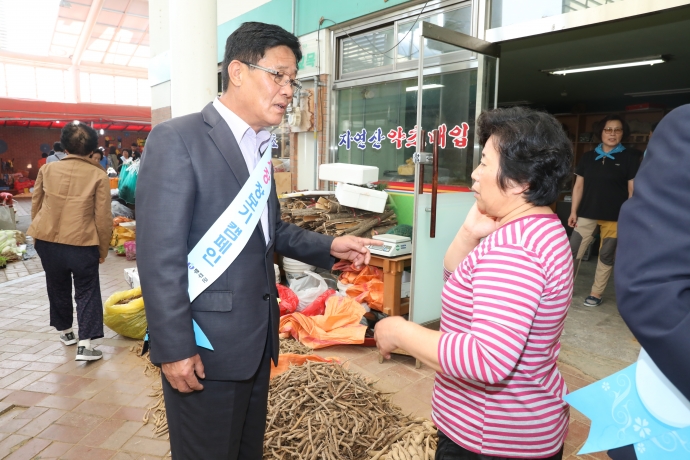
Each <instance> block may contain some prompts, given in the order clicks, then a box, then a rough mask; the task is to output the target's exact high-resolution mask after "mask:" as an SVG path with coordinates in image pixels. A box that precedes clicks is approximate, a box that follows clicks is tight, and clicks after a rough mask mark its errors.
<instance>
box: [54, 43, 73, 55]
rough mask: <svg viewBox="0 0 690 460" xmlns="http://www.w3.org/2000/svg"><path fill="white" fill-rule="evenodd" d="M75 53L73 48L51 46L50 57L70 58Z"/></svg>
mask: <svg viewBox="0 0 690 460" xmlns="http://www.w3.org/2000/svg"><path fill="white" fill-rule="evenodd" d="M73 52H74V47H73V46H58V45H55V44H53V45H51V46H50V55H51V56H59V57H69V56H70V55H71V54H72V53H73Z"/></svg>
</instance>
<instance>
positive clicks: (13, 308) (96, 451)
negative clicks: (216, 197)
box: [0, 213, 639, 460]
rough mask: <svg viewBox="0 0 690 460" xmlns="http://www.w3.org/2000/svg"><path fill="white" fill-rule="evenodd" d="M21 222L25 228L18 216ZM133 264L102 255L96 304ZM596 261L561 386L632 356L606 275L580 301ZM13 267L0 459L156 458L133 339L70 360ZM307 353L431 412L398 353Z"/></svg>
mask: <svg viewBox="0 0 690 460" xmlns="http://www.w3.org/2000/svg"><path fill="white" fill-rule="evenodd" d="M18 214H19V213H18ZM20 224H24V225H28V224H26V222H23V221H21V218H20ZM111 254H112V253H111ZM27 262H30V263H31V264H33V265H34V267H33V269H34V270H37V268H36V267H40V261H38V258H36V259H31V260H30V261H25V262H23V263H22V264H26V263H27ZM37 262H38V265H36V263H37ZM18 264H20V263H15V264H12V265H10V267H12V266H13V265H17V266H18ZM134 265H135V262H128V261H126V260H124V258H121V257H114V256H112V255H111V256H110V257H108V258H107V259H106V262H105V263H104V264H103V265H101V290H102V294H103V299H104V300H105V299H106V298H107V297H108V296H109V295H110V294H112V293H113V292H117V291H120V290H124V289H127V288H128V287H127V285H126V283H125V281H124V277H123V269H124V268H127V267H131V266H134ZM595 265H596V262H595V261H589V262H584V263H583V265H582V267H581V269H580V274H579V276H578V279H577V280H576V285H575V296H574V298H573V305H572V306H571V308H570V311H569V314H568V318H567V320H566V328H565V333H564V335H563V338H562V352H561V359H560V362H559V368H560V370H561V372H562V373H563V375H564V377H565V380H566V383H567V384H568V388H569V389H570V391H574V390H576V389H578V388H581V387H583V386H586V385H588V384H589V383H592V382H594V381H595V380H598V379H600V378H602V377H604V376H607V375H610V374H612V373H614V372H616V371H618V370H620V369H622V368H623V367H625V366H627V365H629V364H631V363H632V362H634V360H635V359H636V357H637V353H638V352H639V344H637V342H636V341H635V340H634V338H633V337H632V335H631V334H630V332H629V331H628V329H627V327H626V326H625V324H624V322H623V320H622V319H621V318H620V315H618V312H617V306H616V303H615V293H614V292H613V291H614V290H613V280H612V281H611V282H610V283H609V287H608V288H607V291H606V292H605V293H604V299H605V300H604V303H602V305H601V306H600V307H597V308H594V309H591V308H586V307H584V306H582V302H583V300H584V297H586V296H587V295H588V294H589V288H590V285H591V281H592V279H593V276H594V268H595ZM19 271H20V269H19V268H17V273H16V275H17V276H14V277H13V278H14V279H10V280H7V281H5V280H0V331H2V334H0V337H2V338H0V459H5V458H7V459H12V460H16V459H38V458H40V459H43V460H46V459H58V458H60V459H80V460H82V459H86V460H99V459H115V460H127V459H131V460H135V459H138V460H143V459H148V460H151V459H160V458H164V457H165V456H166V455H167V454H168V452H169V444H168V441H166V440H165V439H161V438H156V437H154V436H153V432H152V429H151V425H148V426H145V425H143V423H142V417H143V415H144V412H145V407H146V406H147V405H149V404H150V403H151V402H152V398H150V397H149V396H148V395H149V393H150V391H151V390H150V387H151V385H152V384H153V383H154V379H153V378H151V377H146V376H145V375H144V374H143V365H142V362H141V360H140V359H139V358H138V357H136V356H134V355H133V354H132V353H130V351H129V348H130V347H131V346H132V345H133V344H134V343H135V341H133V340H130V339H127V338H124V337H121V336H119V335H117V334H115V333H114V332H113V331H110V330H107V329H106V337H105V338H103V339H99V340H96V341H94V342H95V344H96V345H97V347H98V348H99V349H100V350H101V351H103V359H102V360H100V361H96V362H92V363H83V362H82V363H77V362H75V361H74V353H75V349H74V347H64V346H63V345H62V344H61V343H60V342H59V340H58V337H57V334H56V332H55V331H54V330H53V328H51V327H50V326H49V325H48V299H47V295H46V290H45V277H44V275H43V273H42V272H38V273H34V274H30V273H29V272H28V270H26V273H24V272H23V271H22V272H21V274H20V273H19ZM316 353H317V354H319V355H321V356H327V357H338V358H340V359H341V360H342V361H343V362H346V363H347V365H348V366H349V368H350V369H351V370H353V371H355V372H358V373H360V374H362V375H363V376H364V377H367V378H371V379H373V380H375V381H376V384H375V385H376V387H377V388H378V389H380V390H382V391H384V392H387V393H390V394H391V398H392V400H393V401H394V402H395V403H397V404H398V405H399V406H400V407H401V408H402V409H403V410H404V411H405V412H408V413H413V414H415V415H418V416H423V417H427V418H428V417H429V416H430V412H431V406H430V401H431V392H432V388H433V376H434V373H433V371H432V370H430V369H429V368H428V367H425V366H423V367H422V368H421V369H416V368H415V366H414V360H413V359H411V358H409V357H406V356H394V357H393V359H392V360H390V361H386V362H384V363H382V364H379V359H378V353H377V352H376V350H375V349H372V348H367V347H358V346H339V347H330V348H326V349H322V350H317V352H316ZM588 431H589V420H588V419H587V418H586V417H584V416H583V415H582V414H580V413H579V412H577V411H575V410H574V409H573V410H571V422H570V429H569V433H568V437H567V439H566V446H565V456H564V458H565V459H568V460H573V459H577V458H582V459H593V458H597V459H607V458H608V456H606V455H605V454H604V453H599V454H594V455H584V456H577V455H576V452H577V451H578V450H579V449H580V447H581V446H582V445H583V443H584V441H585V439H586V437H587V433H588Z"/></svg>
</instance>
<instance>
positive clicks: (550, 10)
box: [490, 0, 623, 29]
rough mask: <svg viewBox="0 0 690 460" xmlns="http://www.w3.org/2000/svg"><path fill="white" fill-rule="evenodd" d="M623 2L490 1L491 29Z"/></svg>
mask: <svg viewBox="0 0 690 460" xmlns="http://www.w3.org/2000/svg"><path fill="white" fill-rule="evenodd" d="M621 1H623V0H492V2H491V26H490V27H491V28H492V29H493V28H496V27H503V26H509V25H511V24H518V23H521V22H526V21H532V20H535V19H539V18H547V17H551V16H557V15H559V14H565V13H572V12H573V11H581V10H586V9H589V8H596V7H597V6H601V5H606V4H608V3H614V2H621Z"/></svg>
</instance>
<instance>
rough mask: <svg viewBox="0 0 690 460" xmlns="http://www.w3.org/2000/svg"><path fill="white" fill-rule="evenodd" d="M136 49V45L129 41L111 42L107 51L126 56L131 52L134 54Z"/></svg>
mask: <svg viewBox="0 0 690 460" xmlns="http://www.w3.org/2000/svg"><path fill="white" fill-rule="evenodd" d="M136 50H137V45H132V44H130V43H118V42H112V43H111V45H110V50H109V52H111V53H115V54H126V55H127V56H131V55H132V54H134V52H135V51H136Z"/></svg>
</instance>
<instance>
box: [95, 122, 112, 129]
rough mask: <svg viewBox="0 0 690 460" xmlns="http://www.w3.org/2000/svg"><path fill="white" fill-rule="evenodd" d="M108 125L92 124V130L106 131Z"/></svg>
mask: <svg viewBox="0 0 690 460" xmlns="http://www.w3.org/2000/svg"><path fill="white" fill-rule="evenodd" d="M109 126H110V123H94V124H93V129H108V127H109Z"/></svg>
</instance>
